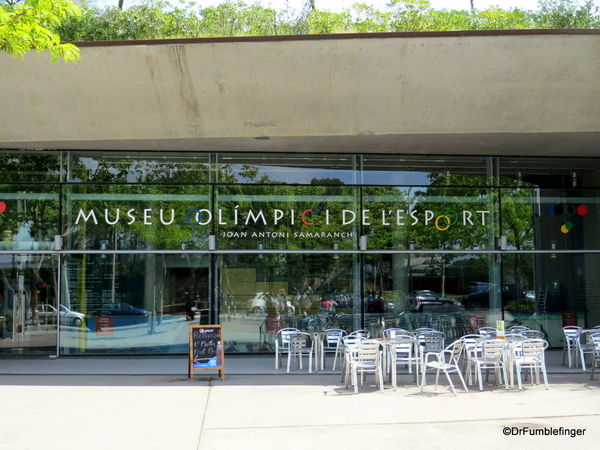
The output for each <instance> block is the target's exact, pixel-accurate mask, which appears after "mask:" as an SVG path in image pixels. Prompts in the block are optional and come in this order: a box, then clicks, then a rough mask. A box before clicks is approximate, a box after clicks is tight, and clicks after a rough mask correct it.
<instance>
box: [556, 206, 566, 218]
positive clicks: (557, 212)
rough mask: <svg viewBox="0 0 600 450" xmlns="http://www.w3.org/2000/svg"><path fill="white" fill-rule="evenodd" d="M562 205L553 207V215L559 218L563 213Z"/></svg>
mask: <svg viewBox="0 0 600 450" xmlns="http://www.w3.org/2000/svg"><path fill="white" fill-rule="evenodd" d="M563 210H564V208H563V205H554V214H555V215H557V216H560V215H561V214H562V213H563Z"/></svg>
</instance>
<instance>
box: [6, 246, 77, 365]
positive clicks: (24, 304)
mask: <svg viewBox="0 0 600 450" xmlns="http://www.w3.org/2000/svg"><path fill="white" fill-rule="evenodd" d="M0 272H1V275H2V277H1V278H0V298H1V310H0V338H1V339H0V353H43V354H56V338H57V333H56V327H57V319H58V313H57V308H58V305H57V297H58V296H57V293H58V291H57V289H58V288H57V286H58V285H57V282H58V277H57V257H55V256H45V255H44V256H42V255H27V254H13V255H0ZM65 313H66V311H61V313H60V319H59V320H66V318H65V317H64V316H65ZM68 317H69V320H70V321H71V323H73V322H74V321H75V320H74V317H73V316H68Z"/></svg>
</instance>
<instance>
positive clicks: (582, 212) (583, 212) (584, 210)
mask: <svg viewBox="0 0 600 450" xmlns="http://www.w3.org/2000/svg"><path fill="white" fill-rule="evenodd" d="M587 212H588V208H587V206H585V205H579V206H578V207H577V214H579V215H580V216H585V215H586V214H587Z"/></svg>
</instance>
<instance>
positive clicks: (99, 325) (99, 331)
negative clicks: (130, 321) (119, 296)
mask: <svg viewBox="0 0 600 450" xmlns="http://www.w3.org/2000/svg"><path fill="white" fill-rule="evenodd" d="M114 326H115V318H114V317H96V335H97V336H112V335H113V328H114Z"/></svg>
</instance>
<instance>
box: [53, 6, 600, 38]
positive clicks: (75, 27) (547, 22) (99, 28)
mask: <svg viewBox="0 0 600 450" xmlns="http://www.w3.org/2000/svg"><path fill="white" fill-rule="evenodd" d="M597 1H598V0H595V1H594V0H588V1H578V0H540V1H539V3H538V8H537V9H536V10H533V11H532V10H524V9H518V8H511V9H500V8H498V7H491V8H488V9H485V10H478V9H476V8H473V9H469V10H448V9H442V10H436V9H434V8H433V7H432V6H431V3H430V2H429V1H428V0H391V2H390V4H389V6H387V7H386V8H384V9H376V8H374V7H372V6H368V5H366V4H360V3H357V4H355V5H353V6H352V7H350V8H348V9H346V10H344V11H342V12H330V11H325V10H320V9H318V4H315V2H314V1H310V0H308V1H307V2H306V3H305V6H304V7H303V8H302V9H301V10H292V9H286V10H275V9H273V8H268V7H264V6H262V5H261V4H259V3H253V4H248V3H244V2H241V1H238V2H235V1H226V2H224V3H221V4H219V5H216V6H208V7H201V6H199V5H197V4H196V3H185V2H184V3H181V6H175V5H173V4H171V3H168V2H164V1H149V2H145V3H142V4H138V5H132V6H129V7H127V5H125V8H119V7H118V6H116V5H115V6H108V7H105V8H98V7H94V6H83V15H82V16H80V17H70V18H68V19H66V20H64V21H63V22H62V23H61V24H60V25H59V26H56V27H55V30H56V32H57V33H58V34H59V35H60V36H61V37H62V38H63V40H66V41H111V40H128V39H163V38H200V37H230V36H274V35H301V34H328V33H376V32H402V31H452V30H501V29H540V28H598V27H599V24H600V14H599V8H598V6H597V5H596V3H595V2H597ZM115 3H116V0H115Z"/></svg>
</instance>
